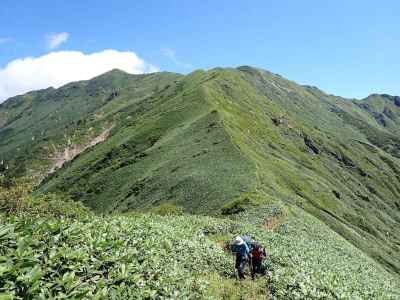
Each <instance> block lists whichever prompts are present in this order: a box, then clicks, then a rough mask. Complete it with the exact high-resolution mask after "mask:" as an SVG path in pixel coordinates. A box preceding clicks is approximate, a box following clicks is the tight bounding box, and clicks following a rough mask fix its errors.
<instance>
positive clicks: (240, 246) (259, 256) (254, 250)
mask: <svg viewBox="0 0 400 300" xmlns="http://www.w3.org/2000/svg"><path fill="white" fill-rule="evenodd" d="M232 252H233V253H235V254H236V262H235V269H236V270H237V271H238V275H239V279H240V280H242V279H245V275H244V269H245V267H246V264H247V263H249V265H250V269H251V277H252V278H253V279H254V278H255V276H256V274H262V273H263V270H262V262H263V260H264V259H265V258H266V257H267V253H266V252H265V249H264V247H262V246H261V245H260V244H259V243H257V242H255V241H253V240H252V239H251V238H250V237H248V236H245V235H243V236H237V237H236V238H235V240H234V242H233V245H232Z"/></svg>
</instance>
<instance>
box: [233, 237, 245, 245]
mask: <svg viewBox="0 0 400 300" xmlns="http://www.w3.org/2000/svg"><path fill="white" fill-rule="evenodd" d="M243 244H244V241H243V239H242V238H241V237H240V236H237V237H236V238H235V245H243Z"/></svg>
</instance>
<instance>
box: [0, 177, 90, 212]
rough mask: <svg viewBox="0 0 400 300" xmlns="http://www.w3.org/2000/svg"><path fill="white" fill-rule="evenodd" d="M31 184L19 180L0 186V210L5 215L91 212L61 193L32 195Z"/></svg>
mask: <svg viewBox="0 0 400 300" xmlns="http://www.w3.org/2000/svg"><path fill="white" fill-rule="evenodd" d="M32 190H33V188H32V184H31V183H29V182H28V181H19V182H17V183H15V184H14V185H12V186H11V187H9V188H3V187H0V212H3V213H5V214H7V215H51V216H55V217H61V216H63V217H68V218H81V217H86V216H88V215H90V214H91V212H90V211H89V209H88V208H86V207H85V206H84V205H83V204H82V203H81V202H76V201H73V200H71V199H70V198H69V197H68V196H65V195H62V194H43V195H38V196H34V195H32Z"/></svg>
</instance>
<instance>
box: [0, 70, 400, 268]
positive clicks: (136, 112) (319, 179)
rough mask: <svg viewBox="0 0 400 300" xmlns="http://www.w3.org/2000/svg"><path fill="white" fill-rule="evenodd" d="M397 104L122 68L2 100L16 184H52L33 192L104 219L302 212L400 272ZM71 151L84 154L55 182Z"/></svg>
mask: <svg viewBox="0 0 400 300" xmlns="http://www.w3.org/2000/svg"><path fill="white" fill-rule="evenodd" d="M398 102H399V99H398V98H396V97H391V96H387V95H373V96H371V97H369V98H367V99H365V100H348V99H343V98H340V97H336V96H331V95H327V94H325V93H323V92H322V91H320V90H318V89H317V88H314V87H309V86H301V85H298V84H296V83H294V82H291V81H288V80H286V79H284V78H282V77H281V76H279V75H276V74H273V73H270V72H267V71H263V70H259V69H256V68H251V67H239V68H237V69H220V68H217V69H213V70H210V71H196V72H194V73H191V74H189V75H187V76H182V75H178V74H171V73H156V74H150V75H140V76H134V75H128V74H124V73H122V72H119V71H113V72H111V73H107V74H105V75H102V76H100V77H98V78H95V79H93V80H90V81H87V82H81V83H73V84H70V85H67V86H65V87H63V88H60V89H58V90H52V89H50V90H45V91H39V92H33V93H29V94H27V95H24V96H20V97H16V98H14V99H11V100H9V101H7V102H6V103H5V104H3V105H2V106H1V108H0V120H1V121H0V124H1V129H0V138H1V145H0V158H1V159H3V160H4V162H3V172H4V173H6V175H7V176H8V177H12V176H15V175H21V174H24V173H28V174H33V175H36V176H37V178H39V179H41V178H43V177H45V179H44V180H43V181H42V182H41V185H40V187H39V189H38V193H44V192H65V193H68V194H70V195H71V196H72V197H73V198H74V199H76V200H80V201H83V203H85V204H86V205H88V206H90V207H91V208H93V209H94V210H95V211H97V212H100V213H112V212H115V213H117V212H125V211H128V210H137V209H139V210H147V209H150V208H151V207H154V206H159V205H162V204H165V203H170V204H174V205H178V206H182V207H184V208H185V209H186V210H187V211H188V212H193V213H202V214H213V215H218V214H220V213H221V211H223V212H224V213H232V212H235V211H240V210H242V209H243V207H246V206H257V205H264V204H277V203H278V204H283V205H288V206H293V205H294V206H297V207H299V208H301V209H303V210H305V211H306V212H308V213H310V214H312V215H313V216H315V217H317V218H318V219H319V220H320V221H322V222H323V223H325V224H326V225H328V226H329V227H330V228H331V229H332V230H334V231H335V232H337V233H339V234H340V235H341V236H343V237H344V238H345V239H347V240H348V241H350V242H351V243H352V244H354V245H355V246H356V247H358V248H359V249H361V250H363V251H364V252H365V253H367V254H368V255H369V256H371V257H372V258H374V259H375V260H376V261H377V262H379V263H380V264H382V265H383V266H384V267H385V268H386V269H387V270H389V271H391V272H393V273H397V274H399V273H400V256H399V253H400V226H399V225H400V185H399V184H400V181H399V179H400V177H399V175H400V160H399V157H400V152H399V149H400V148H399V146H400V140H399V138H398V134H397V133H398V130H399V126H398V122H399V121H398V117H397V116H398V115H399V114H400V107H399V106H398V104H399V103H398ZM99 137H103V138H101V139H98V138H99ZM66 150H67V151H66ZM65 152H68V153H70V152H74V153H75V154H74V155H64V156H67V159H65V161H66V162H65V163H64V164H63V166H62V167H61V168H60V169H59V170H57V171H56V172H52V174H51V175H49V176H46V173H47V172H49V171H50V170H53V169H54V165H55V162H54V161H55V159H54V158H57V157H60V153H61V154H62V153H64V154H65ZM61 156H62V155H61ZM67 160H69V161H67ZM62 162H63V160H62V159H61V163H62ZM6 166H8V168H7V167H6Z"/></svg>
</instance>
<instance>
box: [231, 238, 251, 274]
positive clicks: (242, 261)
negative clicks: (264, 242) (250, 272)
mask: <svg viewBox="0 0 400 300" xmlns="http://www.w3.org/2000/svg"><path fill="white" fill-rule="evenodd" d="M232 252H233V253H236V262H235V268H236V270H237V271H238V275H239V279H240V280H242V279H245V276H244V268H245V267H246V264H247V262H248V261H249V259H250V249H249V246H248V245H247V244H246V242H245V241H244V240H243V239H242V238H241V237H240V236H237V237H236V238H235V241H234V242H233V245H232Z"/></svg>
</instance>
